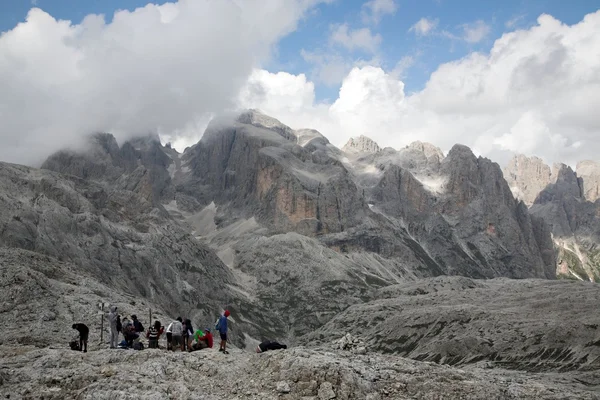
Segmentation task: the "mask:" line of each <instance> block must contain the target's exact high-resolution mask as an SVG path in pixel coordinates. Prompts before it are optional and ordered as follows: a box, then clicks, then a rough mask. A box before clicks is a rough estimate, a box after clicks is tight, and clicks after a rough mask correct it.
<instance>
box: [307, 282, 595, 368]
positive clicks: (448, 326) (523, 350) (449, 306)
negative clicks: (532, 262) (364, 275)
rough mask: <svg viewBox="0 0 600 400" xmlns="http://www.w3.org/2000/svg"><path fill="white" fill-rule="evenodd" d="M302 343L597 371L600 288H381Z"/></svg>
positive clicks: (451, 360) (458, 361) (449, 360)
mask: <svg viewBox="0 0 600 400" xmlns="http://www.w3.org/2000/svg"><path fill="white" fill-rule="evenodd" d="M376 296H377V297H378V299H377V300H373V301H370V302H366V303H362V304H356V305H353V306H351V307H349V308H348V309H347V310H345V311H344V312H342V313H340V314H338V315H337V316H335V317H334V318H332V319H331V321H330V322H329V323H327V324H326V325H324V326H323V327H322V328H320V329H318V330H317V331H315V332H313V333H312V334H310V335H308V336H307V337H305V338H303V340H304V342H305V343H311V342H317V343H319V342H322V343H325V342H327V341H329V340H331V339H332V338H333V339H337V338H339V337H342V336H343V335H345V334H346V333H347V332H353V333H355V334H359V335H362V336H364V338H365V342H366V345H367V347H368V348H370V349H372V350H377V351H379V352H383V353H393V354H397V355H400V356H404V357H410V358H412V359H416V360H423V361H435V362H439V363H443V364H449V365H465V364H474V363H477V362H479V361H486V362H490V363H493V364H494V365H496V366H499V367H502V368H510V369H517V370H524V371H556V372H558V371H560V372H564V371H575V370H577V371H582V370H585V371H600V341H599V340H600V329H599V327H600V317H599V316H598V313H597V311H596V310H597V304H598V303H600V287H599V286H598V285H596V284H594V283H590V282H587V283H586V282H576V281H566V280H555V281H549V280H542V279H539V280H535V279H534V280H510V279H504V278H500V279H492V280H487V281H480V280H472V279H469V278H464V277H437V278H433V279H424V280H421V281H418V282H412V283H405V284H399V285H394V286H389V287H386V288H382V289H380V291H379V293H378V294H377V295H376Z"/></svg>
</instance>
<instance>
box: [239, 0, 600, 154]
mask: <svg viewBox="0 0 600 400" xmlns="http://www.w3.org/2000/svg"><path fill="white" fill-rule="evenodd" d="M598 26H600V11H598V12H596V13H594V14H590V15H587V16H586V17H585V19H584V20H583V21H582V22H580V23H578V24H575V25H572V26H568V25H564V24H562V23H561V22H560V21H558V20H556V19H554V18H552V17H551V16H548V15H542V16H540V17H539V18H538V24H537V25H536V26H533V27H531V28H530V29H528V30H519V31H516V32H511V33H507V34H504V35H503V36H502V37H501V38H499V39H498V40H497V41H496V42H495V43H494V46H493V48H492V49H491V51H490V53H489V54H480V53H472V54H470V55H468V56H466V57H464V58H462V59H460V60H456V61H453V62H450V63H447V64H443V65H441V66H439V68H438V69H437V70H436V71H435V72H434V73H433V74H432V75H431V78H430V80H429V81H428V82H427V85H426V87H425V89H424V90H423V91H421V92H418V93H415V94H413V95H410V96H406V95H405V94H404V89H403V84H402V82H401V81H400V80H398V79H397V78H396V77H394V76H393V74H391V73H386V72H385V71H384V70H382V69H381V68H376V67H369V66H364V67H362V68H358V67H357V68H354V69H352V71H351V72H350V73H349V74H348V76H347V77H346V78H345V79H344V81H343V83H342V87H341V89H340V92H339V97H338V99H336V100H335V101H334V102H332V103H329V104H316V103H314V101H312V102H311V98H313V96H314V87H313V86H312V85H311V83H310V82H306V83H304V81H303V80H302V79H303V77H296V78H295V79H298V80H295V82H296V84H291V83H288V82H286V83H285V85H281V86H279V87H280V88H283V89H282V90H285V88H286V87H287V86H288V85H289V86H290V87H291V88H293V89H291V93H294V92H300V93H303V94H302V99H303V100H302V101H301V102H300V103H292V105H290V106H288V105H287V104H286V100H285V98H286V97H285V96H282V95H281V94H279V95H278V96H276V97H275V99H276V100H271V101H269V100H265V99H270V98H271V95H270V94H269V92H268V91H266V92H265V94H264V95H263V96H262V97H261V101H259V102H258V103H259V104H256V103H255V102H254V99H253V98H252V97H248V96H247V97H246V98H245V103H244V104H243V105H245V106H258V107H259V108H261V109H263V111H265V112H267V113H270V114H272V115H273V116H275V117H277V118H279V119H280V120H282V121H283V122H284V123H288V124H290V125H291V126H292V127H294V128H302V127H312V128H316V129H319V130H320V131H321V132H322V133H323V134H325V135H326V136H327V137H329V138H330V140H331V141H332V142H333V143H334V144H337V145H342V144H343V143H344V142H345V141H346V140H347V139H348V138H349V137H350V136H355V135H359V134H366V135H369V136H371V137H372V138H373V139H375V140H376V141H378V142H379V143H380V145H383V146H394V147H396V148H399V147H401V146H404V145H406V144H408V143H410V142H412V141H414V140H423V141H429V142H431V143H434V144H436V145H438V146H440V147H442V149H443V150H446V151H447V150H448V149H449V148H450V147H451V146H452V145H454V144H455V143H457V142H458V143H463V144H466V145H468V146H471V147H472V148H473V149H474V151H475V152H476V153H478V154H482V155H484V156H490V157H496V158H497V160H498V161H501V162H502V161H504V159H505V158H506V157H507V156H508V155H509V154H510V153H511V152H524V153H527V154H536V155H538V156H541V157H542V158H544V159H546V161H548V162H554V161H562V162H566V163H568V164H575V162H576V161H577V160H580V159H596V158H597V155H598V153H599V152H600V141H599V140H598V137H599V136H598V135H599V134H600V119H599V118H598V111H597V110H599V109H600V59H598V57H597V56H596V55H597V54H599V52H600V35H598V34H597V33H598ZM271 79H281V77H279V76H278V75H273V74H269V73H266V72H264V73H263V74H262V75H261V76H260V79H259V80H258V81H259V82H260V83H258V84H259V85H263V84H264V83H265V82H269V81H270V80H271ZM288 79H293V76H292V77H288ZM304 79H305V78H304ZM255 84H256V82H255ZM298 85H300V86H304V90H302V89H300V88H299V86H298ZM292 97H295V96H292ZM299 104H300V105H299Z"/></svg>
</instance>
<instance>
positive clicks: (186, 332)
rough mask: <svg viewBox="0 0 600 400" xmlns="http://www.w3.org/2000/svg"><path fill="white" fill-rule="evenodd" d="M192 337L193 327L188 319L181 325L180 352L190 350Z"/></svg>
mask: <svg viewBox="0 0 600 400" xmlns="http://www.w3.org/2000/svg"><path fill="white" fill-rule="evenodd" d="M193 337H194V327H193V326H192V321H190V320H189V318H186V320H185V321H184V323H183V343H182V344H181V351H186V350H191V349H192V338H193Z"/></svg>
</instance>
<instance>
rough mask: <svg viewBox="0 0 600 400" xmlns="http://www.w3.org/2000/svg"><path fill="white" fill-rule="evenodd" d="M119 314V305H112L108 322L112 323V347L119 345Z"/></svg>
mask: <svg viewBox="0 0 600 400" xmlns="http://www.w3.org/2000/svg"><path fill="white" fill-rule="evenodd" d="M118 318H119V315H118V314H117V307H116V306H112V307H111V308H110V312H109V313H108V322H109V324H110V348H111V349H116V348H117V346H118V345H119V330H118V327H117V320H118Z"/></svg>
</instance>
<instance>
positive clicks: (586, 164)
mask: <svg viewBox="0 0 600 400" xmlns="http://www.w3.org/2000/svg"><path fill="white" fill-rule="evenodd" d="M576 170H577V176H579V177H580V178H581V180H582V183H583V187H582V192H583V197H584V198H585V199H586V200H587V201H591V202H595V201H596V200H598V199H600V163H598V162H596V161H591V160H586V161H581V162H579V163H577V168H576Z"/></svg>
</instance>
